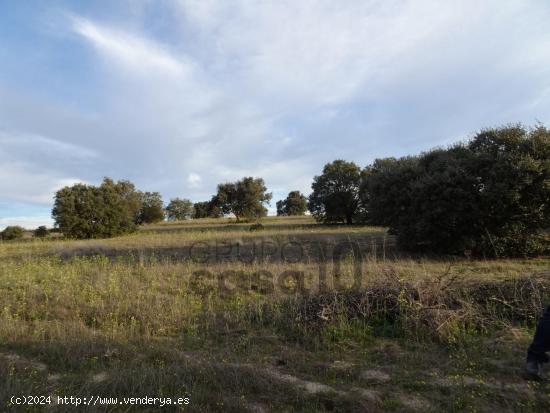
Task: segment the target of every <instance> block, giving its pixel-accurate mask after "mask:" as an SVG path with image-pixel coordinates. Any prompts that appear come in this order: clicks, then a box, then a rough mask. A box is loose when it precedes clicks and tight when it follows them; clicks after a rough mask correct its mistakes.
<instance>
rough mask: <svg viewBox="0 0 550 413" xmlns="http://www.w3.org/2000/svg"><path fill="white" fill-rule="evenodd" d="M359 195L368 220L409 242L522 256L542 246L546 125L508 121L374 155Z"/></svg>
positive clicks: (546, 214)
mask: <svg viewBox="0 0 550 413" xmlns="http://www.w3.org/2000/svg"><path fill="white" fill-rule="evenodd" d="M361 198H362V201H363V203H364V204H365V205H366V209H367V211H368V218H369V220H370V222H371V223H373V224H376V225H385V226H388V227H389V228H390V231H391V232H393V233H395V234H397V236H398V242H399V244H400V245H401V246H402V247H404V248H406V249H410V250H416V251H424V252H435V253H447V254H466V255H469V254H474V255H481V256H527V255H535V254H540V253H544V252H547V251H548V249H549V243H548V236H547V235H546V234H547V231H548V230H549V229H550V203H549V202H548V200H550V131H548V130H547V129H546V128H544V127H542V126H539V127H536V128H533V129H526V128H525V127H523V126H521V125H519V126H508V127H503V128H498V129H490V130H485V131H482V132H481V133H479V134H477V135H476V136H475V137H474V138H473V139H472V140H471V141H469V142H466V143H461V144H458V145H454V146H452V147H450V148H448V149H437V150H432V151H430V152H427V153H424V154H421V155H420V156H417V157H408V158H402V159H398V160H396V159H384V160H376V161H375V162H374V164H373V165H371V166H369V167H367V168H366V170H365V173H364V179H363V182H362V185H361Z"/></svg>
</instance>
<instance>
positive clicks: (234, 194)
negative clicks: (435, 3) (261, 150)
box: [213, 177, 272, 222]
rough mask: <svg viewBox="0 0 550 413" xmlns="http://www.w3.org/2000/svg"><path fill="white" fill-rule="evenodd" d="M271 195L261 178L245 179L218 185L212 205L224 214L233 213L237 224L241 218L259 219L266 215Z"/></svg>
mask: <svg viewBox="0 0 550 413" xmlns="http://www.w3.org/2000/svg"><path fill="white" fill-rule="evenodd" d="M271 197H272V194H271V193H268V192H267V188H266V186H265V183H264V180H263V179H262V178H252V177H245V178H243V179H241V180H240V181H237V182H228V183H224V184H220V185H218V193H217V194H216V196H215V197H214V199H213V203H214V204H215V205H216V206H218V207H219V208H220V209H221V211H222V212H223V213H224V214H229V213H233V214H234V215H235V217H236V218H237V222H238V221H239V220H240V219H241V218H245V219H251V218H261V217H264V216H266V215H267V208H265V206H264V204H266V203H267V204H268V203H269V201H270V200H271Z"/></svg>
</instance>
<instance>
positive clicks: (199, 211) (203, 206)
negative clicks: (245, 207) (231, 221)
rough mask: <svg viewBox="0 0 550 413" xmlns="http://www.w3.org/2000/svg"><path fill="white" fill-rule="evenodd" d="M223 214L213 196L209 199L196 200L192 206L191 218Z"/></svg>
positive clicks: (213, 216) (215, 216) (217, 216)
mask: <svg viewBox="0 0 550 413" xmlns="http://www.w3.org/2000/svg"><path fill="white" fill-rule="evenodd" d="M222 216H223V213H222V211H221V209H220V208H219V207H218V206H217V201H216V199H215V197H213V198H212V200H210V201H203V202H196V203H195V205H194V206H193V218H195V219H199V218H220V217H222Z"/></svg>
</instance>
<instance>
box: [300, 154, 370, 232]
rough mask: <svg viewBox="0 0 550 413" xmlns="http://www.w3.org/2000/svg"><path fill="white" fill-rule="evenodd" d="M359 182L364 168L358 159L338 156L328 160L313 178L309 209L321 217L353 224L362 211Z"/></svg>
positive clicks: (315, 215) (320, 219)
mask: <svg viewBox="0 0 550 413" xmlns="http://www.w3.org/2000/svg"><path fill="white" fill-rule="evenodd" d="M360 184H361V168H359V167H358V166H357V165H356V164H355V163H353V162H346V161H343V160H340V159H339V160H336V161H334V162H331V163H328V164H326V165H325V167H324V168H323V173H322V174H321V175H319V176H315V177H314V178H313V184H312V185H311V188H312V189H313V192H312V193H311V195H310V196H309V210H310V211H311V213H312V215H313V216H314V217H315V218H316V219H317V220H318V221H322V222H345V223H347V224H352V223H353V221H354V219H356V218H359V217H360V213H361V210H360V197H359V188H360Z"/></svg>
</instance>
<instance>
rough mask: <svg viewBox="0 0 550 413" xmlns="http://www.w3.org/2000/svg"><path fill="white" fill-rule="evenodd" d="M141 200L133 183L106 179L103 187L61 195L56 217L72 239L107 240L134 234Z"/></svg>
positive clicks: (71, 190)
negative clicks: (129, 233) (130, 233)
mask: <svg viewBox="0 0 550 413" xmlns="http://www.w3.org/2000/svg"><path fill="white" fill-rule="evenodd" d="M140 208H141V196H140V194H139V192H137V191H136V190H135V187H134V185H133V184H132V183H131V182H129V181H119V182H116V183H115V182H114V181H113V180H112V179H110V178H105V179H104V180H103V183H102V184H101V185H100V186H99V187H96V186H92V185H84V184H75V185H73V186H70V187H65V188H62V189H60V190H59V191H57V193H56V194H55V202H54V208H53V210H52V217H53V218H54V220H55V224H56V226H57V227H58V228H59V230H60V231H61V232H62V233H63V234H64V235H65V236H67V237H70V238H107V237H113V236H116V235H121V234H125V233H128V232H132V231H134V230H135V229H136V220H137V218H138V216H139V212H140Z"/></svg>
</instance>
